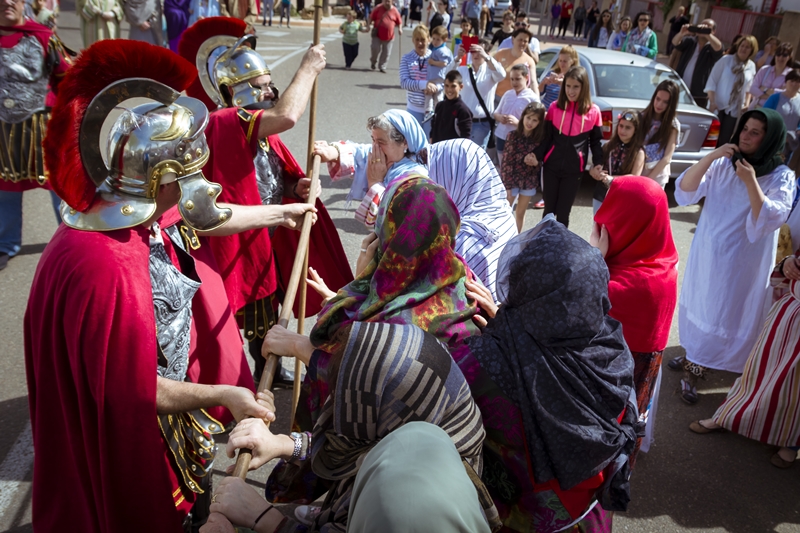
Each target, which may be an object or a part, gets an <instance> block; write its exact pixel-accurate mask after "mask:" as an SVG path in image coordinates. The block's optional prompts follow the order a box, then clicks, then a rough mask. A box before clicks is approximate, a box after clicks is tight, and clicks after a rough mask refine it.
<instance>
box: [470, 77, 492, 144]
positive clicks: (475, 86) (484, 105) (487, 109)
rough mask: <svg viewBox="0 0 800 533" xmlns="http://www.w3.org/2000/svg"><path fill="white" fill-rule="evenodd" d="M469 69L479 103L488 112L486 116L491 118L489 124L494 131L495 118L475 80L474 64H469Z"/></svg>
mask: <svg viewBox="0 0 800 533" xmlns="http://www.w3.org/2000/svg"><path fill="white" fill-rule="evenodd" d="M467 70H468V71H469V81H470V83H471V84H472V90H473V91H475V96H477V97H478V103H479V104H481V109H483V112H484V113H486V118H488V119H489V126H490V127H491V128H492V131H494V118H492V114H491V113H489V108H487V107H486V102H484V101H483V96H481V92H480V91H479V90H478V83H477V82H476V81H475V72H473V70H472V65H468V66H467Z"/></svg>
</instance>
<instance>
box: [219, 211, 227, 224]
mask: <svg viewBox="0 0 800 533" xmlns="http://www.w3.org/2000/svg"><path fill="white" fill-rule="evenodd" d="M226 220H228V214H227V213H220V214H219V221H220V222H225V221H226Z"/></svg>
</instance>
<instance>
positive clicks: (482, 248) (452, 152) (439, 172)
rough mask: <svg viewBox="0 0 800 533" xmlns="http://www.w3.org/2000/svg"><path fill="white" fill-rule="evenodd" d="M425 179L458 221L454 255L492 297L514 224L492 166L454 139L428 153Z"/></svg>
mask: <svg viewBox="0 0 800 533" xmlns="http://www.w3.org/2000/svg"><path fill="white" fill-rule="evenodd" d="M429 153H430V157H429V161H430V177H431V179H432V180H433V181H435V182H436V183H438V184H439V185H441V186H442V187H444V188H445V189H447V192H448V193H449V194H450V198H452V199H453V202H454V203H455V204H456V208H457V209H458V213H459V215H461V229H460V230H459V232H458V235H456V253H458V255H460V256H461V257H463V258H464V260H465V261H466V262H467V265H469V267H470V269H472V271H473V272H474V273H475V275H476V276H478V278H480V280H481V281H482V282H483V284H484V285H486V287H488V288H489V290H490V291H492V295H493V296H494V297H495V301H497V296H496V295H495V279H496V274H497V262H498V260H499V259H500V253H501V252H502V251H503V248H505V245H506V243H507V242H508V241H509V240H511V239H512V238H514V237H516V236H517V224H516V222H515V221H514V216H513V214H512V213H511V207H510V206H509V205H508V200H507V199H506V189H505V187H504V186H503V181H502V180H501V179H500V175H499V174H498V173H497V169H496V168H495V166H494V164H493V163H492V160H491V159H490V158H489V156H488V155H487V154H486V152H485V151H484V149H483V148H481V147H480V146H478V145H477V144H475V143H474V142H472V141H470V140H469V139H453V140H449V141H442V142H439V143H436V144H433V145H431V146H430V148H429Z"/></svg>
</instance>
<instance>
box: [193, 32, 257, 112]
mask: <svg viewBox="0 0 800 533" xmlns="http://www.w3.org/2000/svg"><path fill="white" fill-rule="evenodd" d="M247 27H248V24H247V23H246V22H245V21H243V20H240V19H237V18H231V17H209V18H204V19H200V20H198V21H197V22H195V23H194V24H192V25H191V26H190V27H189V28H188V29H187V30H186V31H185V32H183V35H182V36H181V42H180V43H179V44H178V53H179V54H180V55H181V57H183V58H184V59H186V60H187V61H189V62H191V64H192V65H194V66H195V68H196V67H197V62H196V60H197V52H198V51H199V50H200V47H201V46H202V45H203V43H204V42H206V41H207V40H208V39H210V38H212V37H216V36H217V35H231V36H233V37H236V38H239V37H243V36H244V34H245V33H246V32H247ZM186 94H187V95H188V96H191V97H192V98H197V99H198V100H200V101H202V102H203V103H204V104H206V107H208V109H209V110H210V111H214V110H216V109H217V104H215V103H214V102H213V101H212V100H211V98H209V97H208V95H207V94H206V91H205V89H203V85H202V84H201V83H200V78H197V79H195V80H194V83H192V85H191V87H189V88H188V89H186Z"/></svg>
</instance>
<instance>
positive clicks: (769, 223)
mask: <svg viewBox="0 0 800 533" xmlns="http://www.w3.org/2000/svg"><path fill="white" fill-rule="evenodd" d="M785 138H786V128H785V126H784V124H783V119H782V118H781V117H780V115H779V114H777V113H775V112H774V111H772V110H770V109H758V110H754V111H749V112H747V113H745V114H744V115H742V120H741V121H740V123H739V125H738V126H737V129H736V132H735V134H734V136H733V138H732V143H731V144H726V145H723V146H721V147H719V148H717V149H716V150H714V151H713V152H712V153H711V154H709V155H707V156H705V157H704V158H703V159H701V160H700V161H699V162H698V163H697V164H696V165H694V166H692V167H691V168H689V169H687V170H686V171H685V172H684V173H683V174H682V175H681V176H680V177H679V178H678V181H677V182H676V184H675V200H676V201H677V202H678V204H680V205H690V204H694V203H697V202H699V201H700V200H701V199H702V198H705V204H704V206H703V211H702V213H701V215H700V221H699V222H698V224H697V230H696V232H695V236H694V240H693V241H692V246H691V249H690V251H689V259H688V261H687V264H686V274H685V275H684V279H683V287H682V290H681V295H680V301H679V304H678V306H679V318H678V326H679V331H680V341H681V345H682V346H683V347H684V348H685V349H686V358H685V361H682V363H683V368H684V377H683V379H682V380H681V386H682V391H681V397H682V398H683V400H684V401H685V402H686V403H689V404H694V403H696V402H697V388H696V383H697V379H698V378H699V377H703V376H704V373H705V371H706V370H707V369H716V370H727V371H729V372H739V373H741V372H742V370H743V369H744V365H745V362H746V361H747V357H748V355H749V353H750V350H751V349H752V348H753V345H754V343H755V342H756V339H757V337H758V334H759V331H760V330H761V326H762V325H763V323H764V319H765V318H766V316H767V312H768V311H769V308H770V304H771V300H770V297H769V296H770V286H769V276H770V272H771V271H772V267H773V263H774V261H775V249H776V246H777V243H778V230H779V229H780V227H781V225H782V224H783V223H784V222H786V219H787V217H788V216H789V211H790V209H791V205H792V197H793V192H794V172H792V171H791V170H789V168H788V167H786V166H784V165H783V164H782V160H781V153H782V151H783V144H784V140H785ZM734 161H735V162H734ZM676 363H680V361H673V362H671V365H670V367H671V368H673V369H675V368H676V367H677V368H680V365H679V364H676Z"/></svg>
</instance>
